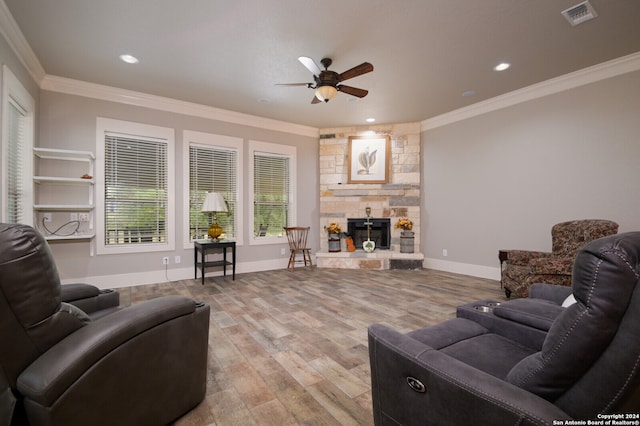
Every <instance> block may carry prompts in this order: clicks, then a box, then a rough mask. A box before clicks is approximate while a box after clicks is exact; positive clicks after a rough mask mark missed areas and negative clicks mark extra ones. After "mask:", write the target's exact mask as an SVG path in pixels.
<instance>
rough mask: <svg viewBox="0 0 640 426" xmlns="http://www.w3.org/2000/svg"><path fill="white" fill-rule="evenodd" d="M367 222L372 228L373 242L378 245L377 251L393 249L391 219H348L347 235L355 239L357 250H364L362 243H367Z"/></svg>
mask: <svg viewBox="0 0 640 426" xmlns="http://www.w3.org/2000/svg"><path fill="white" fill-rule="evenodd" d="M367 222H369V224H370V226H371V241H373V242H374V243H376V250H378V249H379V250H389V249H390V248H391V219H389V218H376V217H362V218H348V219H347V234H349V236H351V238H353V243H354V244H355V246H356V248H357V249H362V243H363V242H365V241H367V239H368V235H367Z"/></svg>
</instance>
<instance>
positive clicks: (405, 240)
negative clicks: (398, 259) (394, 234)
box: [395, 217, 414, 253]
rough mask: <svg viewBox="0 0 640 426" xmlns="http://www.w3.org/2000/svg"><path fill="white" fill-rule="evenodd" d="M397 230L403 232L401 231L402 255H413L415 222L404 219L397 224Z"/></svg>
mask: <svg viewBox="0 0 640 426" xmlns="http://www.w3.org/2000/svg"><path fill="white" fill-rule="evenodd" d="M395 228H396V229H401V230H402V231H400V253H413V241H414V233H413V231H412V229H413V221H412V220H411V219H409V218H408V217H403V218H401V219H399V220H398V221H397V222H396V224H395Z"/></svg>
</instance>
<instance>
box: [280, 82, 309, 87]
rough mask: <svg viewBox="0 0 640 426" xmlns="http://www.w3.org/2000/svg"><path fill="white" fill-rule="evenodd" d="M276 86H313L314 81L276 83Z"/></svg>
mask: <svg viewBox="0 0 640 426" xmlns="http://www.w3.org/2000/svg"><path fill="white" fill-rule="evenodd" d="M276 86H307V87H311V86H313V83H276Z"/></svg>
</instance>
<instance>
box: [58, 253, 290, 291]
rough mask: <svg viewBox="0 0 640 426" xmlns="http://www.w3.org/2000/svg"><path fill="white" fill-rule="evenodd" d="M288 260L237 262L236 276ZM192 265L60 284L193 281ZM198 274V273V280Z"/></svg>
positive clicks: (276, 266)
mask: <svg viewBox="0 0 640 426" xmlns="http://www.w3.org/2000/svg"><path fill="white" fill-rule="evenodd" d="M288 260H289V259H276V260H274V259H271V260H261V261H257V262H241V263H240V262H239V263H238V264H237V265H236V274H241V273H247V272H258V271H270V270H273V269H285V268H286V267H287V263H288ZM193 272H194V270H193V265H189V266H185V267H183V268H179V269H178V268H169V269H168V270H167V271H166V272H165V270H157V271H149V272H137V273H132V274H117V275H100V276H92V277H83V278H66V279H63V280H62V284H71V283H87V284H91V285H94V286H96V287H98V288H101V289H104V288H120V287H132V286H137V285H145V284H158V283H164V282H169V281H178V280H189V279H193ZM231 273H232V272H231V267H227V276H230V275H231ZM222 275H223V274H222V270H221V269H220V270H215V271H212V272H207V273H206V275H205V276H206V277H216V276H222ZM200 277H201V276H200V272H198V279H200Z"/></svg>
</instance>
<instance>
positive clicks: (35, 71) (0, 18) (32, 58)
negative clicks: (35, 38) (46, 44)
mask: <svg viewBox="0 0 640 426" xmlns="http://www.w3.org/2000/svg"><path fill="white" fill-rule="evenodd" d="M0 34H2V36H3V37H4V39H5V40H6V41H7V44H8V45H9V47H11V50H13V52H14V53H15V54H16V56H17V57H18V59H19V60H20V62H21V63H22V65H24V67H25V68H26V69H27V71H28V72H29V74H30V75H31V78H33V80H34V81H35V82H36V84H40V82H41V81H42V79H43V78H44V76H45V75H46V73H45V71H44V68H42V65H41V64H40V61H39V60H38V57H37V56H36V54H35V53H34V52H33V50H32V49H31V46H30V45H29V43H28V42H27V40H26V39H25V38H24V35H23V34H22V31H20V27H19V26H18V24H17V23H16V21H15V19H13V15H11V12H10V11H9V8H8V7H7V5H6V3H5V2H4V0H0Z"/></svg>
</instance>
